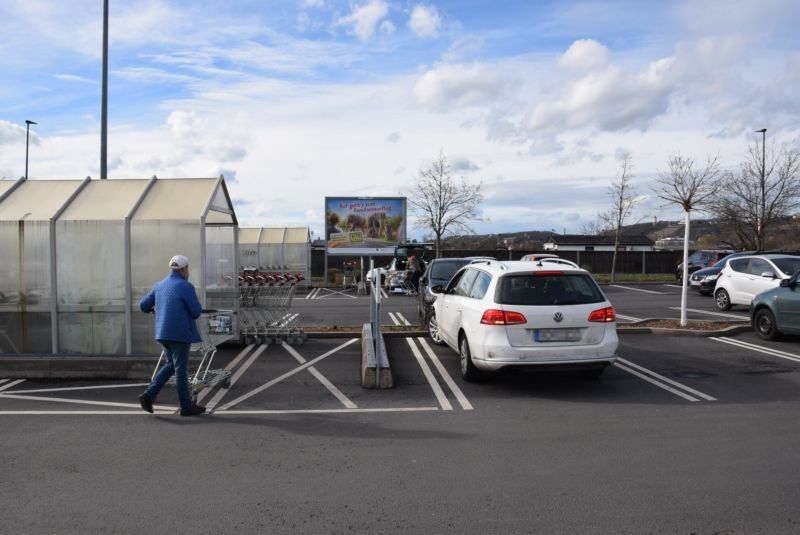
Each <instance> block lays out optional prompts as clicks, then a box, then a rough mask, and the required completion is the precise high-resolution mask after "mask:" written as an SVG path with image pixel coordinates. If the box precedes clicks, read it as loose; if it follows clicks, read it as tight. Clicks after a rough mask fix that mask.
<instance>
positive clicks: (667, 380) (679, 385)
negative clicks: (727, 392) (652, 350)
mask: <svg viewBox="0 0 800 535" xmlns="http://www.w3.org/2000/svg"><path fill="white" fill-rule="evenodd" d="M617 362H621V363H622V364H624V365H625V366H628V367H630V368H634V369H636V370H639V371H640V372H642V373H646V374H648V375H650V376H652V377H654V378H656V379H658V380H659V381H663V382H665V383H668V384H671V385H672V386H675V387H677V388H680V389H682V390H684V391H686V392H688V393H689V394H694V395H695V396H697V397H699V398H703V399H705V400H706V401H717V398H714V397H711V396H709V395H708V394H704V393H702V392H700V391H699V390H695V389H694V388H691V387H688V386H686V385H685V384H682V383H679V382H677V381H673V380H672V379H670V378H668V377H664V376H663V375H660V374H658V373H656V372H654V371H652V370H648V369H647V368H644V367H642V366H639V365H638V364H634V363H633V362H631V361H629V360H625V359H623V358H619V357H618V358H617Z"/></svg>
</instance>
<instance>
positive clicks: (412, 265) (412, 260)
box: [408, 256, 422, 295]
mask: <svg viewBox="0 0 800 535" xmlns="http://www.w3.org/2000/svg"><path fill="white" fill-rule="evenodd" d="M408 269H409V270H410V271H411V288H412V292H413V293H414V295H416V294H417V292H419V278H420V277H421V276H422V264H421V263H420V261H419V258H417V257H416V256H409V257H408Z"/></svg>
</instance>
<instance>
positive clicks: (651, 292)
mask: <svg viewBox="0 0 800 535" xmlns="http://www.w3.org/2000/svg"><path fill="white" fill-rule="evenodd" d="M609 286H611V287H613V288H621V289H623V290H631V291H634V292H644V293H647V294H656V295H665V293H664V292H656V291H653V290H643V289H641V288H631V287H630V286H620V285H619V284H609Z"/></svg>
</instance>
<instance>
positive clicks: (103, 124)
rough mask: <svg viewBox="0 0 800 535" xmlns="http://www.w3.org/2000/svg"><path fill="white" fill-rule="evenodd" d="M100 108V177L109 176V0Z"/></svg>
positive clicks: (105, 13)
mask: <svg viewBox="0 0 800 535" xmlns="http://www.w3.org/2000/svg"><path fill="white" fill-rule="evenodd" d="M101 98H102V103H101V109H100V179H101V180H104V179H106V178H108V176H107V174H108V166H107V162H108V0H103V95H102V97H101Z"/></svg>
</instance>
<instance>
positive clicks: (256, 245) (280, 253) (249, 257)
mask: <svg viewBox="0 0 800 535" xmlns="http://www.w3.org/2000/svg"><path fill="white" fill-rule="evenodd" d="M239 265H240V266H241V267H242V268H253V269H258V270H260V271H281V272H290V273H300V274H301V275H302V276H303V278H304V281H303V283H304V284H305V285H307V284H309V282H310V279H311V237H310V233H309V230H308V227H278V228H240V229H239Z"/></svg>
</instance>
